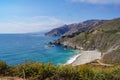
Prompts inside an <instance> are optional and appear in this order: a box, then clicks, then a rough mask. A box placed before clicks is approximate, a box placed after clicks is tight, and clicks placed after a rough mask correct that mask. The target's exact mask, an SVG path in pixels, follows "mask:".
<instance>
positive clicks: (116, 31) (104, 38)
mask: <svg viewBox="0 0 120 80" xmlns="http://www.w3.org/2000/svg"><path fill="white" fill-rule="evenodd" d="M56 44H60V45H64V46H67V47H71V48H74V49H84V50H96V49H97V50H99V51H100V52H101V53H102V59H101V61H102V62H105V63H112V64H120V18H118V19H113V20H109V21H106V22H104V23H102V24H101V25H99V26H98V27H96V28H95V29H94V30H91V31H88V32H81V33H76V34H75V33H74V34H72V35H69V36H63V37H62V38H61V39H58V40H56Z"/></svg>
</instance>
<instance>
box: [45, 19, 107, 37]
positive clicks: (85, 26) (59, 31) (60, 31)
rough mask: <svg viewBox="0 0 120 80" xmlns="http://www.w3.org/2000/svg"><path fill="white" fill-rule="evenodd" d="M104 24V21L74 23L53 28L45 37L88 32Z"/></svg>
mask: <svg viewBox="0 0 120 80" xmlns="http://www.w3.org/2000/svg"><path fill="white" fill-rule="evenodd" d="M104 22H106V21H105V20H87V21H84V22H82V23H74V24H69V25H63V26H61V27H59V28H55V29H53V30H51V31H50V32H48V33H46V34H45V35H46V36H65V35H72V34H73V33H76V32H84V31H90V30H93V29H94V28H96V27H98V26H99V25H100V24H102V23H104Z"/></svg>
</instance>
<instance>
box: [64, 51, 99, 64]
mask: <svg viewBox="0 0 120 80" xmlns="http://www.w3.org/2000/svg"><path fill="white" fill-rule="evenodd" d="M96 59H101V52H99V51H97V50H91V51H83V50H81V51H80V50H78V54H77V55H74V56H73V57H71V58H70V59H69V60H68V61H67V62H66V63H65V65H66V64H71V65H73V66H77V65H82V64H86V63H89V62H92V61H94V60H96Z"/></svg>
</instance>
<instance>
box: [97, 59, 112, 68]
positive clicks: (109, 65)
mask: <svg viewBox="0 0 120 80" xmlns="http://www.w3.org/2000/svg"><path fill="white" fill-rule="evenodd" d="M97 62H98V64H100V65H101V66H108V67H112V66H113V65H112V64H105V63H102V62H101V61H100V60H97Z"/></svg>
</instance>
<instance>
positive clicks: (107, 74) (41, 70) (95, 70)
mask: <svg viewBox="0 0 120 80" xmlns="http://www.w3.org/2000/svg"><path fill="white" fill-rule="evenodd" d="M0 76H11V77H21V78H23V79H27V80H120V66H116V67H101V66H92V65H81V66H71V65H60V66H55V65H53V64H51V63H48V64H41V63H38V62H28V63H25V64H21V65H17V66H9V65H7V64H6V63H5V62H2V61H1V62H0Z"/></svg>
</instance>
